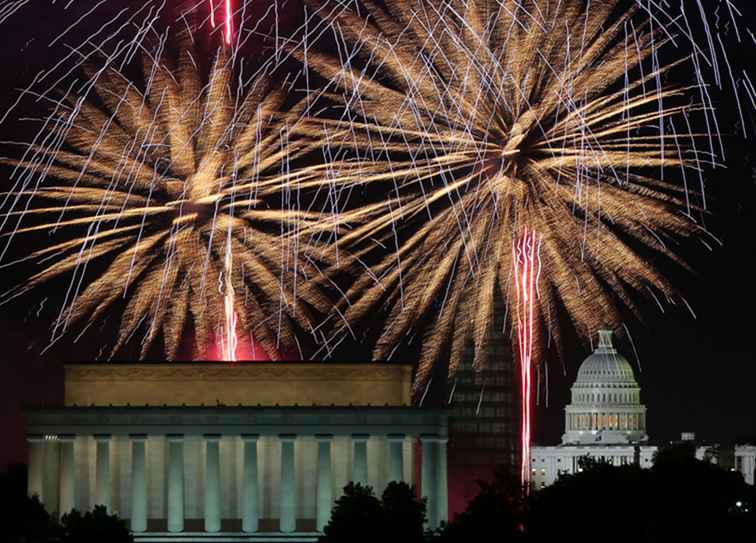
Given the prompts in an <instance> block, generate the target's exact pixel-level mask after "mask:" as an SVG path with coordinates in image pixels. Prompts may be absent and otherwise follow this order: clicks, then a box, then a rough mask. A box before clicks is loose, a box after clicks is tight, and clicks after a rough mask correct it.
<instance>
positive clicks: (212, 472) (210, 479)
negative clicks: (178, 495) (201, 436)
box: [205, 434, 221, 532]
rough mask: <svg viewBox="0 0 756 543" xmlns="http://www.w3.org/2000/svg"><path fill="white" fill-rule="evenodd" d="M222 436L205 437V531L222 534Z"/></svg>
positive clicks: (211, 435)
mask: <svg viewBox="0 0 756 543" xmlns="http://www.w3.org/2000/svg"><path fill="white" fill-rule="evenodd" d="M220 437H221V436H220V435H218V434H207V435H205V531H206V532H220V529H221V514H220V492H221V489H220V451H219V449H218V447H219V444H220Z"/></svg>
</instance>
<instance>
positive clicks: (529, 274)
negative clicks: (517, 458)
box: [512, 228, 541, 492]
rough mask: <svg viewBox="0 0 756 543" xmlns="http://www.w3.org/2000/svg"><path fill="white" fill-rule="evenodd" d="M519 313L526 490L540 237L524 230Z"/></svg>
mask: <svg viewBox="0 0 756 543" xmlns="http://www.w3.org/2000/svg"><path fill="white" fill-rule="evenodd" d="M513 253H514V255H513V258H512V262H513V264H514V283H515V297H516V302H517V316H516V324H515V328H516V330H517V347H518V353H519V362H520V404H521V405H520V447H521V449H520V450H521V454H522V456H521V462H520V482H521V484H522V488H523V489H524V491H525V492H528V491H529V488H530V444H531V429H532V426H531V424H532V413H531V410H532V406H533V400H532V393H533V369H534V365H533V364H534V362H533V341H534V337H533V334H534V307H535V298H536V287H537V278H538V276H539V275H540V271H541V270H540V256H539V255H540V238H539V237H538V235H537V233H536V232H533V231H529V230H528V229H527V228H525V229H524V231H523V233H522V236H521V237H520V239H518V240H516V242H515V245H514V247H513Z"/></svg>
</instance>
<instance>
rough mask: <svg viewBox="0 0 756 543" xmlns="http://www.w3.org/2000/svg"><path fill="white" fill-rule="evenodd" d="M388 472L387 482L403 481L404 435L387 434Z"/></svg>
mask: <svg viewBox="0 0 756 543" xmlns="http://www.w3.org/2000/svg"><path fill="white" fill-rule="evenodd" d="M387 439H388V444H389V466H388V468H389V470H388V480H389V482H391V481H403V480H404V434H389V435H388V437H387Z"/></svg>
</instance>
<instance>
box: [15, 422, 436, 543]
mask: <svg viewBox="0 0 756 543" xmlns="http://www.w3.org/2000/svg"><path fill="white" fill-rule="evenodd" d="M237 436H238V437H239V438H240V439H241V447H242V450H241V473H238V474H237V475H236V476H237V477H238V481H236V482H235V483H234V488H235V489H238V493H239V507H238V513H239V516H240V517H241V518H240V520H241V530H242V531H243V532H256V531H258V530H260V520H261V503H260V496H261V486H260V485H261V481H262V480H263V478H264V477H268V478H270V477H273V478H275V479H276V484H277V488H278V507H277V509H278V530H279V531H281V532H294V531H297V529H298V527H297V520H298V519H297V512H298V500H299V499H302V496H301V495H300V493H299V492H298V488H300V486H301V485H300V483H301V482H300V481H298V480H297V475H298V473H297V472H298V470H297V465H296V455H295V444H296V442H297V440H298V438H300V437H304V436H301V435H297V434H293V433H281V434H276V435H275V436H274V437H275V438H277V440H278V442H279V443H280V449H277V450H279V451H280V452H279V458H278V460H277V462H276V465H277V464H279V463H280V469H279V470H277V473H275V474H270V473H261V470H260V462H259V455H258V441H259V440H260V438H261V436H260V435H259V434H241V435H239V434H237ZM79 437H83V436H79ZM92 437H93V438H94V442H95V446H94V454H95V458H94V484H93V485H92V488H93V495H92V496H91V499H90V500H89V501H90V502H91V503H92V504H102V505H105V506H106V507H107V508H108V509H112V505H111V504H112V503H113V497H112V496H111V488H112V480H113V477H114V476H115V475H114V473H115V472H117V473H119V474H121V473H128V475H127V477H128V478H129V479H130V485H129V486H130V496H128V497H127V498H126V499H128V500H129V507H128V518H129V520H130V528H131V530H132V531H134V532H136V533H139V532H145V531H151V528H150V525H149V520H150V504H149V500H151V499H163V498H164V500H165V501H164V511H165V517H164V518H165V528H166V529H167V531H168V532H174V533H175V532H184V531H187V530H186V520H187V519H186V518H185V511H186V509H187V507H186V500H187V499H192V500H194V501H196V503H197V504H198V507H197V509H199V507H200V505H201V510H202V512H203V518H202V521H203V526H202V529H203V530H204V531H206V532H219V531H221V530H222V521H223V520H227V519H225V518H223V514H222V505H221V501H222V498H223V495H224V493H226V492H227V491H228V489H226V488H223V487H222V479H221V466H222V460H221V451H220V444H221V440H222V439H223V438H224V437H233V436H228V435H224V436H222V435H221V434H209V433H208V434H202V435H201V438H202V443H203V447H204V465H203V466H202V468H203V469H201V470H199V469H196V466H191V465H190V466H189V468H188V469H189V470H190V472H191V474H200V473H201V474H203V481H202V485H201V487H202V491H201V495H198V496H194V497H192V496H187V485H186V484H185V481H186V477H187V474H186V473H185V470H186V469H187V465H188V464H187V455H186V454H185V443H186V439H187V437H190V436H188V435H184V434H167V435H165V436H164V437H165V466H164V468H160V469H161V470H162V474H161V476H163V477H165V484H164V487H161V488H164V496H161V497H160V498H155V496H154V495H151V491H150V488H152V486H151V485H152V484H154V482H151V481H150V480H148V479H149V478H150V476H151V474H153V473H154V471H151V467H150V454H149V451H148V448H149V447H148V441H149V439H151V438H153V437H154V436H152V435H151V436H149V437H148V436H147V435H146V434H128V441H129V448H130V455H129V456H130V469H127V470H124V469H123V468H122V466H112V465H111V445H112V443H113V437H112V436H111V435H110V434H95V435H93V436H92ZM192 437H194V438H196V437H197V436H192ZM306 437H309V438H314V441H315V444H316V446H315V458H312V459H308V462H309V463H310V464H311V465H309V467H308V468H307V469H306V470H300V471H301V472H300V473H299V476H300V477H309V478H311V479H312V480H310V481H308V482H307V483H306V485H307V488H311V489H312V490H313V491H314V501H315V512H314V513H315V514H314V518H313V519H310V520H311V521H314V527H315V529H316V530H317V531H322V529H323V527H324V526H325V525H326V524H327V523H328V520H329V518H330V514H331V507H332V504H333V502H334V500H335V499H336V498H337V497H338V496H339V494H340V492H341V489H340V488H334V477H333V470H334V467H335V466H336V464H335V458H334V454H333V450H332V449H333V442H334V437H335V436H334V435H333V434H314V435H310V436H306ZM342 437H343V436H342ZM348 437H349V438H350V445H351V463H350V466H351V473H348V479H349V480H352V481H354V482H359V483H363V484H367V483H368V482H369V477H368V476H369V475H370V474H371V470H373V469H379V470H382V472H383V473H385V474H386V477H385V480H386V481H401V480H406V479H407V477H405V473H406V471H405V467H404V466H405V456H406V455H405V443H406V442H407V436H405V434H385V435H382V436H380V438H381V439H382V440H385V447H386V454H385V455H381V457H380V459H378V460H377V461H376V459H375V458H373V459H371V462H372V463H371V464H369V462H368V441H369V439H370V437H371V436H370V435H369V434H350V435H349V436H348ZM76 438H77V436H75V435H70V434H69V435H47V436H30V437H29V440H28V441H29V493H30V494H38V495H39V496H40V497H41V499H42V500H43V501H44V502H45V505H46V507H47V509H48V511H51V512H60V513H65V512H67V511H70V510H71V509H73V508H75V507H76V505H77V501H76V494H77V482H76V480H77V472H76V464H77V459H76V457H75V447H74V444H75V441H76ZM420 441H421V443H422V451H423V452H422V465H421V470H420V471H421V489H422V495H423V496H424V497H426V498H427V500H428V525H429V527H431V528H433V527H436V526H438V525H439V524H440V523H441V522H442V521H445V520H446V519H447V510H448V498H447V473H446V438H444V437H440V436H436V435H421V436H420ZM411 450H414V449H411ZM200 457H201V456H200ZM200 457H198V458H200ZM118 458H120V457H118ZM384 462H385V464H386V465H380V464H382V463H384ZM310 468H314V469H310ZM266 469H268V470H269V469H270V468H269V467H266ZM234 473H237V472H234ZM122 477H123V476H122ZM407 482H409V483H410V484H412V483H413V482H414V481H412V477H410V480H409V481H407ZM382 490H383V489H382V488H376V489H375V491H376V493H377V494H380V493H381V492H382ZM190 491H191V490H190ZM198 493H199V490H198ZM193 503H194V502H193ZM236 520H239V519H238V518H237V519H236Z"/></svg>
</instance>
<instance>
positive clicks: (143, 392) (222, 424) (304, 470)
mask: <svg viewBox="0 0 756 543" xmlns="http://www.w3.org/2000/svg"><path fill="white" fill-rule="evenodd" d="M410 382H411V368H410V367H408V366H401V365H387V364H380V365H379V364H375V365H369V366H366V365H365V364H359V365H350V364H315V363H313V364H306V363H286V364H260V363H250V364H234V365H228V364H222V363H210V364H152V365H148V364H144V365H127V366H126V365H119V366H115V367H114V366H109V365H79V366H67V367H66V370H65V387H66V388H65V406H64V407H62V408H59V409H36V410H31V411H29V412H28V413H27V432H28V439H29V468H30V469H29V492H30V494H38V495H39V496H40V497H41V499H42V500H43V502H44V503H45V506H46V507H47V509H48V511H52V512H56V513H58V514H63V513H65V512H67V511H70V510H71V509H73V508H76V509H79V510H88V509H91V508H92V507H93V506H94V505H97V504H102V505H105V506H106V507H107V508H108V509H109V510H110V511H112V512H115V513H117V514H118V515H119V516H120V517H122V518H124V519H126V520H127V522H128V523H129V526H130V528H131V530H132V531H133V532H134V533H135V536H136V539H137V540H139V541H164V540H180V541H204V540H213V541H224V540H229V541H231V540H233V541H256V540H260V541H262V540H270V538H271V537H274V538H275V540H290V541H314V540H315V539H317V535H318V533H319V532H320V531H321V530H322V528H323V526H325V524H326V523H327V522H328V519H329V518H330V512H331V507H332V505H333V502H334V501H335V500H336V499H337V498H338V497H339V496H340V495H341V491H342V488H343V487H344V486H345V485H346V484H347V483H348V482H349V481H355V482H360V483H364V484H369V485H370V486H372V487H373V488H374V489H375V491H376V493H378V494H380V493H381V492H382V491H383V489H384V488H385V486H386V484H387V483H388V482H389V481H396V480H398V481H406V482H408V483H410V484H413V483H414V482H415V480H416V477H418V478H419V480H420V489H419V492H420V493H421V495H422V496H424V497H426V498H427V499H428V517H429V527H436V526H438V525H439V523H440V522H442V521H445V520H446V518H447V510H448V497H447V474H446V469H447V467H446V441H447V436H448V431H447V424H448V423H447V414H446V412H445V410H443V409H419V408H414V407H411V406H410V396H409V394H410ZM418 445H419V446H420V447H421V448H422V455H421V457H422V460H421V462H420V464H421V465H416V464H417V460H416V458H420V456H417V455H415V448H416V447H417V446H418ZM224 538H225V539H224Z"/></svg>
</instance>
